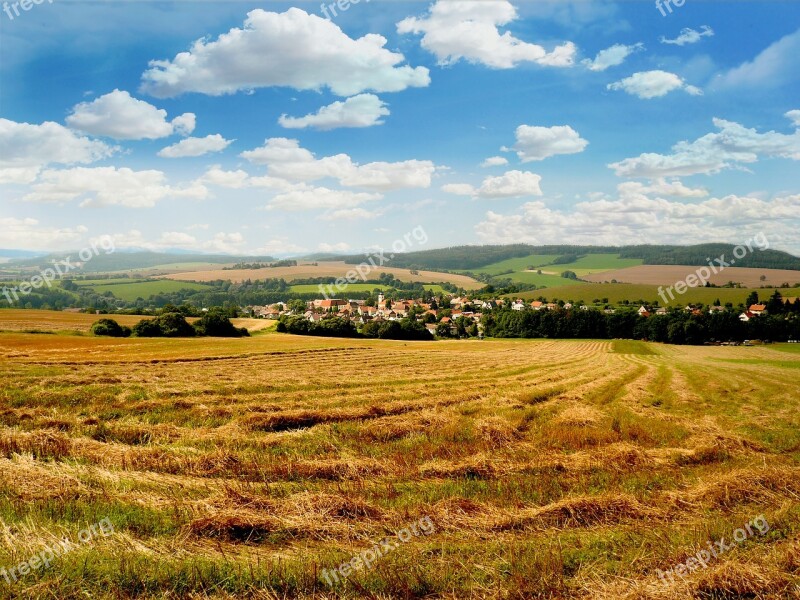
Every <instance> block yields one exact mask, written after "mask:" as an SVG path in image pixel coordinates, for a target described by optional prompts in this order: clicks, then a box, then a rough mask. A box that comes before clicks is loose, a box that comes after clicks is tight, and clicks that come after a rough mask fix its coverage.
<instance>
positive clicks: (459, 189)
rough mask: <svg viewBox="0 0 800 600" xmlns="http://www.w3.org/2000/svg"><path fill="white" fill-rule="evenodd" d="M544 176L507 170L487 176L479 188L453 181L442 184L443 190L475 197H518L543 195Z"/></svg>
mask: <svg viewBox="0 0 800 600" xmlns="http://www.w3.org/2000/svg"><path fill="white" fill-rule="evenodd" d="M541 180H542V178H541V176H540V175H537V174H536V173H531V172H529V171H506V172H505V173H504V174H503V175H500V176H498V177H487V178H485V179H484V180H483V182H482V183H481V186H480V187H479V188H477V189H476V188H474V187H473V186H471V185H469V184H466V183H451V184H448V185H443V186H442V191H444V192H447V193H449V194H456V195H459V196H472V197H473V198H516V197H519V196H541V195H542V190H541V188H540V187H539V183H540V182H541Z"/></svg>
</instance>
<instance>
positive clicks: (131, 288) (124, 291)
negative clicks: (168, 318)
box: [86, 279, 210, 302]
mask: <svg viewBox="0 0 800 600" xmlns="http://www.w3.org/2000/svg"><path fill="white" fill-rule="evenodd" d="M86 287H89V288H91V289H92V290H93V291H95V292H96V293H98V294H104V293H106V292H111V293H112V294H113V295H114V296H115V297H116V298H119V299H120V300H125V301H127V302H133V301H135V300H136V299H137V298H144V299H145V300H146V299H147V298H149V297H150V296H152V295H154V294H164V293H170V292H177V291H179V290H185V289H190V290H207V289H209V287H210V286H208V285H205V284H202V283H194V282H189V281H173V280H172V279H159V280H157V281H133V282H129V283H107V282H106V283H103V284H95V285H89V286H86Z"/></svg>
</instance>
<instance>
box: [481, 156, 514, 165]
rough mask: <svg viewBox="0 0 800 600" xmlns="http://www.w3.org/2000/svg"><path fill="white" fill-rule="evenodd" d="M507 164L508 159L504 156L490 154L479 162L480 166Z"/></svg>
mask: <svg viewBox="0 0 800 600" xmlns="http://www.w3.org/2000/svg"><path fill="white" fill-rule="evenodd" d="M507 164H508V159H507V158H505V157H504V156H490V157H489V158H487V159H486V160H485V161H483V162H482V163H481V166H482V167H502V166H503V165H507Z"/></svg>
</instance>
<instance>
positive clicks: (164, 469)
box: [0, 311, 800, 600]
mask: <svg viewBox="0 0 800 600" xmlns="http://www.w3.org/2000/svg"><path fill="white" fill-rule="evenodd" d="M77 317H81V318H84V317H86V318H91V317H93V315H66V314H62V313H45V312H41V311H0V329H8V328H9V323H13V324H14V326H15V327H17V328H18V330H17V331H15V332H6V333H2V332H0V524H1V526H2V532H3V535H2V536H0V565H2V566H6V567H8V566H12V565H18V564H19V563H20V562H21V561H23V560H27V559H28V558H29V557H30V556H32V555H33V554H34V553H38V552H39V551H41V549H42V548H43V547H44V545H45V544H48V543H52V541H53V540H54V539H56V538H57V537H63V536H66V537H68V538H69V539H73V540H74V539H76V536H77V534H78V532H79V531H80V530H81V529H82V528H85V527H87V526H88V525H91V524H93V523H97V522H99V521H100V520H102V519H104V518H108V519H109V520H110V522H111V523H112V524H113V526H114V529H115V534H114V535H112V536H109V537H108V538H101V539H98V540H96V541H95V542H93V543H92V544H88V545H79V546H78V547H77V548H76V549H75V550H74V551H73V552H71V553H69V554H67V555H65V556H63V557H60V558H58V559H57V560H56V561H54V563H53V564H52V566H51V567H50V568H49V569H39V570H35V571H34V572H33V573H30V574H28V575H26V576H25V577H24V579H23V580H22V581H21V582H18V583H16V584H14V585H9V584H8V583H7V582H6V581H5V580H4V579H3V578H2V577H0V597H3V598H5V597H20V598H63V599H66V600H72V599H77V598H89V597H91V598H99V599H102V600H106V599H108V600H110V599H112V598H113V599H120V598H122V599H128V598H141V599H156V598H172V599H181V600H183V599H186V600H190V599H196V598H212V599H225V600H232V599H233V598H248V599H250V598H252V599H266V598H326V599H331V598H364V597H372V598H447V599H452V600H455V599H461V598H476V599H477V598H520V599H521V598H570V599H571V598H575V599H578V598H581V599H583V598H601V599H606V598H607V599H609V600H610V599H617V598H622V599H630V600H633V599H634V598H665V599H670V600H671V599H673V598H674V599H677V598H770V597H774V598H784V597H792V594H793V593H794V592H793V590H796V589H797V586H798V585H800V502H798V498H799V497H800V433H798V432H800V412H799V411H798V410H797V408H798V403H799V402H800V380H799V379H798V378H797V366H798V364H800V357H798V356H797V354H796V352H797V350H795V346H794V345H789V344H786V345H776V346H758V347H752V348H744V347H679V346H667V345H660V344H650V343H646V342H631V341H626V340H614V341H593V340H571V341H558V340H484V341H461V342H459V341H442V342H435V343H412V342H395V341H376V340H346V339H325V338H304V337H300V336H287V335H282V334H277V333H274V332H268V333H265V334H263V335H258V336H254V337H252V338H246V339H213V338H207V339H185V340H169V339H166V340H165V339H161V340H158V339H137V338H130V339H124V340H109V339H100V338H93V337H90V336H86V335H84V336H46V335H33V334H26V333H21V332H20V330H22V329H42V330H46V329H49V328H54V327H56V326H57V325H59V324H60V325H61V326H65V327H66V326H68V325H70V324H71V323H72V322H71V321H70V319H74V318H77ZM799 347H800V346H799ZM758 515H764V517H765V518H766V520H767V521H768V523H769V526H770V530H769V532H768V533H767V534H765V535H763V536H762V535H754V536H753V537H752V538H750V539H748V540H747V541H746V542H744V543H742V544H738V545H737V548H736V549H735V550H732V551H731V552H728V553H726V554H723V555H721V556H719V557H718V558H716V559H714V560H713V561H712V562H710V563H709V565H708V568H706V569H702V570H698V571H695V572H692V573H689V574H688V575H687V576H686V577H685V579H683V580H678V581H676V582H674V583H672V584H666V585H665V584H662V583H661V582H660V581H659V579H658V577H657V575H656V569H659V570H662V571H665V570H668V569H671V568H673V567H674V566H675V565H677V564H679V563H681V562H684V561H686V558H687V557H688V556H689V555H691V554H693V553H695V552H696V551H697V549H698V548H701V547H704V546H705V545H706V542H707V540H718V539H720V538H721V537H725V538H726V539H728V540H730V539H731V535H732V532H733V531H735V530H736V529H737V528H739V527H742V525H743V524H744V523H746V522H748V521H749V520H751V519H753V518H754V517H756V516H758ZM424 517H428V518H430V521H431V522H432V523H433V525H434V530H433V532H432V533H431V534H430V535H416V536H414V535H412V536H411V537H410V539H409V540H408V541H407V542H403V543H401V542H400V541H399V540H398V541H397V543H398V546H397V547H396V548H394V549H393V550H392V551H391V552H389V553H388V554H386V555H385V556H382V557H380V558H378V559H377V560H376V561H375V564H374V567H373V568H372V569H370V570H365V569H359V570H356V571H355V572H354V573H353V574H352V575H351V577H350V578H349V579H347V580H346V581H341V582H340V583H339V584H337V585H335V586H333V587H332V588H331V587H329V586H328V585H327V583H326V582H325V579H324V578H323V575H322V572H323V571H322V570H323V569H332V568H334V567H336V566H338V565H340V564H342V563H343V562H345V561H349V560H351V558H352V557H353V556H354V555H357V554H358V553H359V552H361V551H363V550H366V549H369V548H371V547H372V546H373V545H374V544H376V543H379V542H380V540H382V539H384V538H386V537H387V536H388V537H390V538H391V537H394V536H395V532H398V531H399V530H401V529H403V528H404V527H408V526H410V525H411V524H412V523H418V522H419V521H420V519H422V518H424ZM395 540H397V538H395Z"/></svg>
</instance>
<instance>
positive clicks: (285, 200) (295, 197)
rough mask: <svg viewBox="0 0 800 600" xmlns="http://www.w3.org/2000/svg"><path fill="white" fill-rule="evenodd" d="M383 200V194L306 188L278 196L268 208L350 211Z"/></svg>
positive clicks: (271, 201)
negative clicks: (367, 203)
mask: <svg viewBox="0 0 800 600" xmlns="http://www.w3.org/2000/svg"><path fill="white" fill-rule="evenodd" d="M381 198H383V196H382V195H381V194H369V193H366V192H352V191H349V190H331V189H328V188H325V187H304V188H303V189H296V190H291V191H288V192H282V193H280V194H278V195H276V196H275V197H274V198H272V200H270V202H269V204H268V205H267V208H271V209H274V208H281V209H283V210H290V211H301V210H323V209H333V210H337V209H349V208H353V207H355V206H357V205H359V204H363V203H365V202H371V201H373V200H380V199H381Z"/></svg>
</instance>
